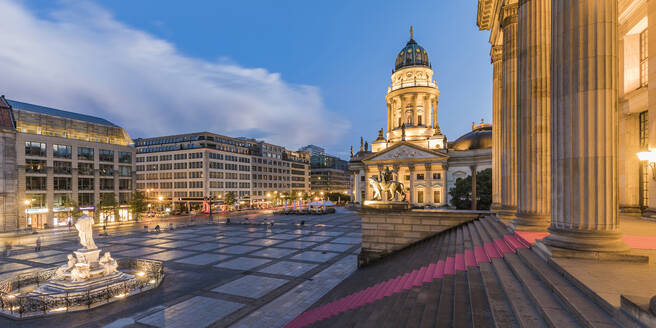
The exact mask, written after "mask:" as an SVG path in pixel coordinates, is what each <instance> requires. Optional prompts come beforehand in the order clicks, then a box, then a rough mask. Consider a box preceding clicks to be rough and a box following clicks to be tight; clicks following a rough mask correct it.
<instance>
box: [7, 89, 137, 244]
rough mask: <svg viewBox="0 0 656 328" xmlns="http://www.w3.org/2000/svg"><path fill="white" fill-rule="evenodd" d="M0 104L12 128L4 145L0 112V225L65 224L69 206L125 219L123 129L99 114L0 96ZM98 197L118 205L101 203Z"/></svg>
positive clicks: (126, 144)
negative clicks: (0, 205)
mask: <svg viewBox="0 0 656 328" xmlns="http://www.w3.org/2000/svg"><path fill="white" fill-rule="evenodd" d="M0 107H1V108H2V113H4V114H3V116H4V117H5V118H6V116H7V113H9V115H11V117H12V118H13V122H14V127H15V143H14V146H13V147H12V146H10V145H9V141H10V140H11V137H9V135H10V132H7V131H9V130H8V129H7V125H6V124H4V123H6V122H5V121H6V120H5V119H3V126H5V130H4V131H6V132H4V133H5V134H4V135H3V142H4V148H3V154H2V156H3V161H4V165H3V169H2V170H3V175H4V186H5V187H4V188H5V191H4V192H3V193H4V195H5V196H4V197H3V198H4V200H3V201H4V203H5V205H4V208H5V210H4V211H5V212H4V218H3V219H2V220H3V222H2V226H1V227H0V229H3V230H4V231H10V230H16V229H24V228H28V227H30V228H33V229H42V228H47V227H53V226H60V225H68V222H69V221H71V219H72V218H71V214H70V213H71V206H77V207H79V209H82V210H86V211H88V212H89V214H90V215H92V216H94V217H95V218H96V222H97V223H100V221H103V222H105V221H106V222H115V221H125V220H131V219H132V215H131V213H130V211H129V209H128V202H129V200H130V197H131V196H132V193H133V191H134V171H135V167H134V158H135V156H134V155H135V150H134V147H133V142H132V139H130V137H129V136H128V134H127V133H126V132H125V130H124V129H122V128H121V127H119V126H117V125H115V124H113V123H111V122H109V121H107V120H104V119H102V118H98V117H94V116H89V115H83V114H77V113H73V112H68V111H63V110H58V109H54V108H49V107H43V106H38V105H33V104H28V103H24V102H19V101H14V100H9V99H5V98H4V97H2V98H1V100H0ZM14 156H15V157H14ZM14 163H15V164H14ZM12 172H14V173H12ZM12 174H15V180H16V186H15V187H14V186H13V183H12V182H11V180H13V177H12ZM14 188H15V189H14ZM10 190H15V191H14V192H11V191H10ZM12 193H13V197H12V195H11V194H12ZM14 197H15V199H13V198H14ZM101 199H106V203H107V204H109V203H114V204H115V205H113V206H112V207H118V211H114V209H112V210H107V211H103V210H101V209H100V207H99V205H100V204H101ZM108 199H112V200H113V201H107V200H108ZM10 203H13V204H10ZM8 204H9V205H8ZM14 206H15V208H16V210H15V211H14V210H13V207H14ZM14 212H16V215H14V214H13V213H14ZM115 212H116V213H117V214H118V215H116V214H115Z"/></svg>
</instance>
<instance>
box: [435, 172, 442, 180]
mask: <svg viewBox="0 0 656 328" xmlns="http://www.w3.org/2000/svg"><path fill="white" fill-rule="evenodd" d="M440 179H442V173H433V180H440Z"/></svg>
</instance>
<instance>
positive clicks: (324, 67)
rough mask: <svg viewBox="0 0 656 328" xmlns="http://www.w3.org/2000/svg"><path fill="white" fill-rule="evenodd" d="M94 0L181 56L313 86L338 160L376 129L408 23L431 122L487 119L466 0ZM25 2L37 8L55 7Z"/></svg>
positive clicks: (481, 45) (484, 73)
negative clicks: (424, 58) (340, 122)
mask: <svg viewBox="0 0 656 328" xmlns="http://www.w3.org/2000/svg"><path fill="white" fill-rule="evenodd" d="M74 3H75V2H74V1H73V4H74ZM95 3H97V4H98V5H99V6H100V7H102V8H104V9H106V10H107V11H109V12H110V13H112V14H113V15H114V19H116V20H117V21H119V22H121V23H123V24H125V25H127V26H129V27H131V28H134V29H136V30H142V31H145V32H147V33H149V34H152V35H153V36H155V37H157V38H159V39H163V40H166V41H168V42H170V43H172V44H173V45H175V47H176V48H177V49H178V51H179V52H181V53H182V54H183V55H185V56H189V57H192V58H200V59H204V60H208V61H217V60H223V61H228V62H232V63H235V64H238V65H239V66H242V67H245V68H264V69H266V70H268V71H269V72H273V73H280V74H281V78H282V79H283V80H284V81H285V82H286V83H291V84H301V85H311V86H315V87H317V88H318V89H319V91H320V95H321V97H322V99H323V102H324V105H325V107H326V109H327V110H329V111H331V112H333V113H335V115H338V116H340V117H341V118H343V119H345V120H346V121H348V122H350V128H349V129H348V130H346V132H345V133H343V135H342V136H338V137H335V139H336V140H326V141H325V142H324V143H323V144H320V145H321V146H326V145H328V146H327V148H328V151H329V152H330V153H332V154H336V155H339V156H340V157H342V158H347V155H348V148H349V146H350V145H353V146H354V148H355V149H356V151H357V148H358V146H359V139H360V136H364V138H365V140H368V141H369V142H371V141H372V140H374V139H375V138H376V135H377V130H378V129H380V128H382V127H385V125H386V107H385V99H384V97H385V92H386V88H387V86H388V85H389V82H390V74H391V71H392V68H393V64H394V60H395V55H396V54H397V53H398V51H399V50H400V49H401V48H402V47H403V46H404V45H405V43H406V42H407V41H408V39H409V32H408V30H409V27H410V25H413V26H414V31H415V40H416V41H417V42H418V43H419V44H420V45H421V46H423V47H424V48H425V49H426V50H427V51H428V53H429V58H430V61H431V62H432V65H433V69H434V70H435V73H436V74H435V76H434V78H435V79H436V80H437V83H438V86H439V89H440V92H441V95H440V98H439V104H438V121H439V123H440V126H441V128H442V131H443V132H444V133H445V134H446V135H447V137H448V138H449V140H455V139H456V138H457V137H459V136H460V135H462V134H464V133H466V132H467V131H469V130H471V123H472V121H477V122H478V121H480V120H481V118H484V119H485V121H491V118H492V111H491V101H492V95H491V83H492V82H491V81H492V79H491V65H490V59H489V49H490V48H489V44H488V42H487V41H488V36H489V33H488V32H487V31H479V30H478V28H477V27H476V8H477V1H475V0H462V1H460V0H459V1H448V0H421V1H381V0H378V1H374V0H368V1H307V0H306V1H301V0H297V1H284V0H278V1H264V0H262V1H251V0H241V1H163V0H139V1H124V0H106V1H96V2H95ZM26 4H27V6H28V7H29V8H30V9H31V10H33V11H35V13H36V14H37V15H40V14H44V15H45V14H46V13H47V12H48V11H49V10H52V8H53V7H57V6H58V5H60V4H58V3H56V2H50V1H48V2H46V1H34V0H33V1H28V2H27V3H26ZM69 5H70V3H69ZM197 119H198V120H199V121H202V120H203V117H198V118H197ZM212 132H217V133H222V131H212ZM300 143H303V141H300Z"/></svg>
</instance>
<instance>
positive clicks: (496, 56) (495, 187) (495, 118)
mask: <svg viewBox="0 0 656 328" xmlns="http://www.w3.org/2000/svg"><path fill="white" fill-rule="evenodd" d="M502 55H503V46H502V45H496V46H492V49H490V58H491V60H492V70H493V73H492V205H491V208H490V209H491V210H492V211H493V212H497V211H498V210H499V209H500V208H501V189H502V188H503V183H502V181H501V170H502V169H501V167H502V166H501V131H500V128H501V92H502V88H501V76H502V74H501V72H502V71H503V70H502V68H503V65H502V64H503V61H502V59H503V58H502Z"/></svg>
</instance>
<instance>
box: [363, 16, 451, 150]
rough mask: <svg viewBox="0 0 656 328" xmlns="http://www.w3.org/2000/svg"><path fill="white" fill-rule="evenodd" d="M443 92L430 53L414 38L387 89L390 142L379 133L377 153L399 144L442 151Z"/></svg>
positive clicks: (402, 52)
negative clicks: (440, 113)
mask: <svg viewBox="0 0 656 328" xmlns="http://www.w3.org/2000/svg"><path fill="white" fill-rule="evenodd" d="M439 96H440V91H439V90H438V88H437V83H436V82H435V80H433V69H432V66H431V63H430V61H429V60H428V52H427V51H426V49H424V48H423V47H421V46H420V45H419V44H418V43H417V42H416V41H415V40H414V36H413V30H412V27H410V41H408V43H407V44H406V45H405V47H404V48H403V49H401V51H400V52H399V54H398V55H397V56H396V62H395V64H394V70H393V71H392V84H391V86H390V87H388V88H387V96H386V97H385V100H386V102H387V134H386V136H387V138H384V137H383V135H382V134H381V133H379V136H378V140H376V141H375V142H374V143H373V144H372V148H373V149H372V150H373V151H374V152H378V151H381V150H383V149H385V148H387V147H390V146H392V145H393V144H394V143H397V142H400V141H406V142H411V143H413V144H416V145H417V146H421V147H424V148H430V149H433V150H434V149H443V148H445V145H444V135H443V134H442V131H441V130H440V127H439V125H438V123H437V102H438V98H439Z"/></svg>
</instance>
